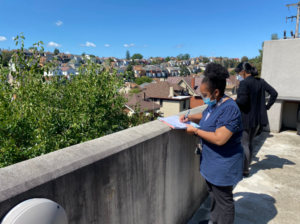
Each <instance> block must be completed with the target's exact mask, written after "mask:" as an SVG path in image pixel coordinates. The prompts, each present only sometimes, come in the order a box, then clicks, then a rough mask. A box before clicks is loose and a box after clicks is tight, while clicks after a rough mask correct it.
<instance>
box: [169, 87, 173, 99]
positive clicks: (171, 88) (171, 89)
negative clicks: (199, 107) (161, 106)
mask: <svg viewBox="0 0 300 224" xmlns="http://www.w3.org/2000/svg"><path fill="white" fill-rule="evenodd" d="M169 97H174V87H170V95H169Z"/></svg>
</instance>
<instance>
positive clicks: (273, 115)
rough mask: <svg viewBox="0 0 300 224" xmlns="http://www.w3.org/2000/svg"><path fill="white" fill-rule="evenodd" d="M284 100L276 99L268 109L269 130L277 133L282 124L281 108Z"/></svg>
mask: <svg viewBox="0 0 300 224" xmlns="http://www.w3.org/2000/svg"><path fill="white" fill-rule="evenodd" d="M283 105H284V101H283V100H276V102H275V103H274V105H273V106H272V107H271V109H270V110H268V118H269V131H271V132H274V133H278V132H279V131H280V129H281V126H282V110H283Z"/></svg>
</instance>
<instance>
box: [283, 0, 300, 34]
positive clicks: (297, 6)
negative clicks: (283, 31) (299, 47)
mask: <svg viewBox="0 0 300 224" xmlns="http://www.w3.org/2000/svg"><path fill="white" fill-rule="evenodd" d="M286 7H288V9H289V8H290V7H295V8H297V9H298V11H297V16H291V17H286V22H287V20H288V19H292V22H293V18H296V20H297V21H296V30H295V38H299V14H300V1H299V2H298V3H295V4H289V5H286ZM292 36H293V35H292Z"/></svg>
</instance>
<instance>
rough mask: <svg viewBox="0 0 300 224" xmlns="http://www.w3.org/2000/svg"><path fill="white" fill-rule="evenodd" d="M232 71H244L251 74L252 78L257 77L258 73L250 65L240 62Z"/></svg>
mask: <svg viewBox="0 0 300 224" xmlns="http://www.w3.org/2000/svg"><path fill="white" fill-rule="evenodd" d="M234 71H235V72H236V73H239V72H241V71H245V72H246V73H247V74H251V75H252V76H258V71H257V69H256V68H255V67H253V66H252V65H250V64H249V63H248V62H241V63H240V64H239V65H238V66H237V67H236V68H235V69H234Z"/></svg>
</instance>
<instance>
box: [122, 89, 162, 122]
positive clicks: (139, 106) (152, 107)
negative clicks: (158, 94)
mask: <svg viewBox="0 0 300 224" xmlns="http://www.w3.org/2000/svg"><path fill="white" fill-rule="evenodd" d="M146 96H147V95H146V94H145V93H137V94H124V97H125V98H126V99H127V100H128V102H127V103H126V104H125V106H126V108H125V112H126V113H127V114H128V115H129V116H132V114H134V113H137V112H139V113H140V114H144V115H146V116H149V115H150V113H153V115H154V116H155V117H157V116H160V108H161V105H160V104H157V103H155V102H154V101H153V100H152V101H151V100H149V99H147V97H146Z"/></svg>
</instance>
